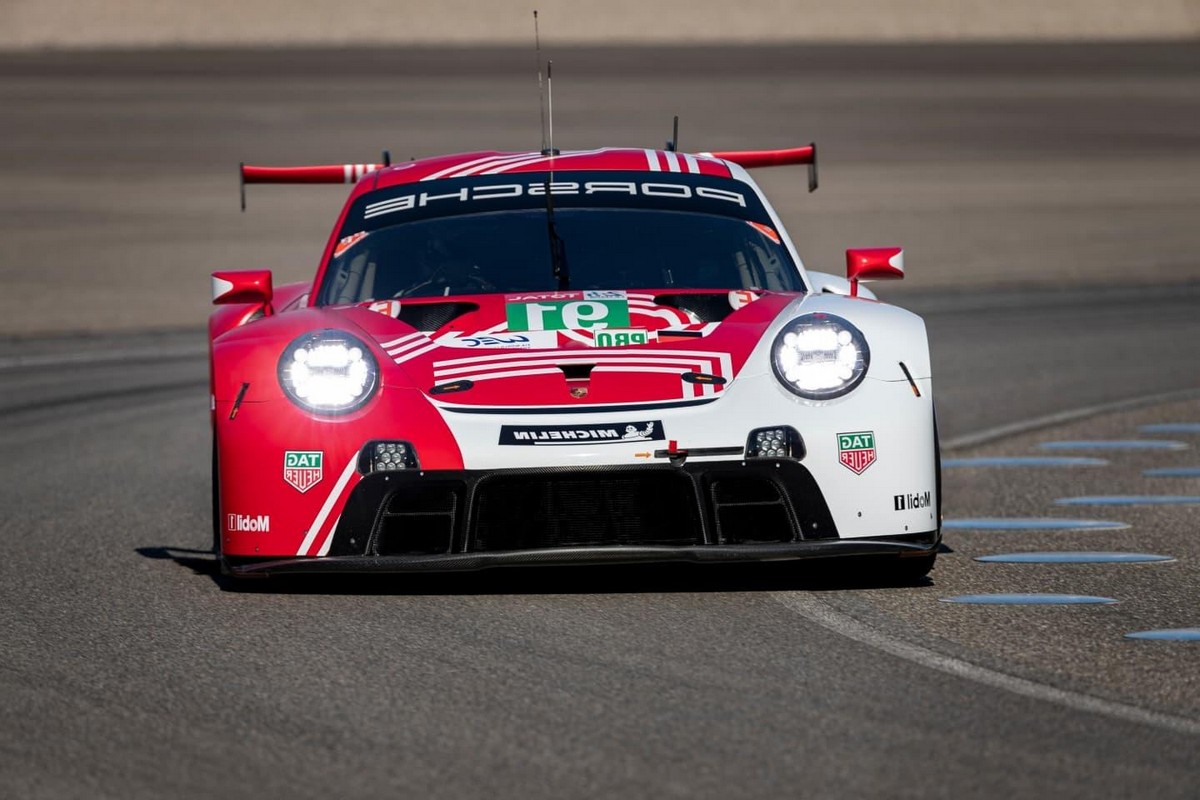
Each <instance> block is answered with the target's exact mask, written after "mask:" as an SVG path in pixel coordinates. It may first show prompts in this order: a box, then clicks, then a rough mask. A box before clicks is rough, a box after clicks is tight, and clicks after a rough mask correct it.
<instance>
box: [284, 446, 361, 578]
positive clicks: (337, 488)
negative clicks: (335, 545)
mask: <svg viewBox="0 0 1200 800" xmlns="http://www.w3.org/2000/svg"><path fill="white" fill-rule="evenodd" d="M357 463H358V454H357V453H355V454H354V456H353V457H352V458H351V459H350V463H348V464H346V468H345V469H344V470H342V474H341V475H340V476H339V477H338V479H337V483H335V484H334V485H333V489H331V490H330V492H329V496H328V497H326V498H325V503H324V504H323V505H322V506H321V510H320V511H319V512H318V513H317V518H316V519H314V520H313V523H312V526H311V527H310V528H309V529H308V533H307V534H305V536H304V541H303V542H301V543H300V549H299V550H297V551H296V555H298V556H305V555H308V549H309V548H310V547H312V543H313V542H314V541H315V540H316V538H317V534H319V533H320V532H321V529H322V528H323V527H324V526H325V520H326V519H328V518H329V512H331V511H333V506H334V504H335V503H337V501H338V499H339V498H340V497H341V496H342V491H343V490H344V489H345V488H346V484H347V483H349V482H350V478H351V476H353V475H354V468H355V465H356V464H357ZM334 527H337V521H336V520H335V521H334V525H333V527H331V528H330V529H329V537H330V538H332V537H333V528H334ZM325 549H326V551H328V549H329V548H328V547H326V548H325ZM322 555H324V554H323V553H322Z"/></svg>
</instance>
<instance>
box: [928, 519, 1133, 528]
mask: <svg viewBox="0 0 1200 800" xmlns="http://www.w3.org/2000/svg"><path fill="white" fill-rule="evenodd" d="M1128 527H1129V524H1128V523H1126V522H1114V521H1111V520H1104V519H1061V518H1054V517H1025V518H1022V517H979V518H975V519H948V520H945V521H943V522H942V529H943V530H958V531H964V530H979V531H1069V530H1118V529H1121V528H1128Z"/></svg>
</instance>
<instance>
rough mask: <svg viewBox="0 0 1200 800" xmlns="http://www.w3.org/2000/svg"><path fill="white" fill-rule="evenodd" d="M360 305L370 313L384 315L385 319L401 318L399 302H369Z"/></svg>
mask: <svg viewBox="0 0 1200 800" xmlns="http://www.w3.org/2000/svg"><path fill="white" fill-rule="evenodd" d="M359 305H362V306H366V308H367V310H368V311H374V312H375V313H377V314H383V315H384V316H385V317H391V318H392V319H396V318H397V317H399V316H400V301H399V300H368V301H367V302H365V303H360V304H359Z"/></svg>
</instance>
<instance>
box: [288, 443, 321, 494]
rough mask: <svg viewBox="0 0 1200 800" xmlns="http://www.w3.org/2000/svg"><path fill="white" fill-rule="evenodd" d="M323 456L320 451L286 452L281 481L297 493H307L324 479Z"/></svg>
mask: <svg viewBox="0 0 1200 800" xmlns="http://www.w3.org/2000/svg"><path fill="white" fill-rule="evenodd" d="M324 463H325V454H324V453H323V452H322V451H320V450H288V451H286V452H285V453H284V454H283V479H284V480H285V481H287V482H288V483H289V484H290V485H291V486H292V487H293V488H295V489H296V491H298V492H301V493H303V492H307V491H308V490H309V489H311V488H312V487H314V486H316V485H317V484H318V483H320V482H321V478H323V477H324V475H325V473H324V469H323V466H324Z"/></svg>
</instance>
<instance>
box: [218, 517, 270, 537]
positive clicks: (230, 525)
mask: <svg viewBox="0 0 1200 800" xmlns="http://www.w3.org/2000/svg"><path fill="white" fill-rule="evenodd" d="M225 527H226V528H227V529H228V530H229V532H230V533H243V532H244V533H270V532H271V518H270V517H269V516H268V515H266V514H259V515H258V516H252V515H250V514H228V515H226V517H225Z"/></svg>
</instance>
